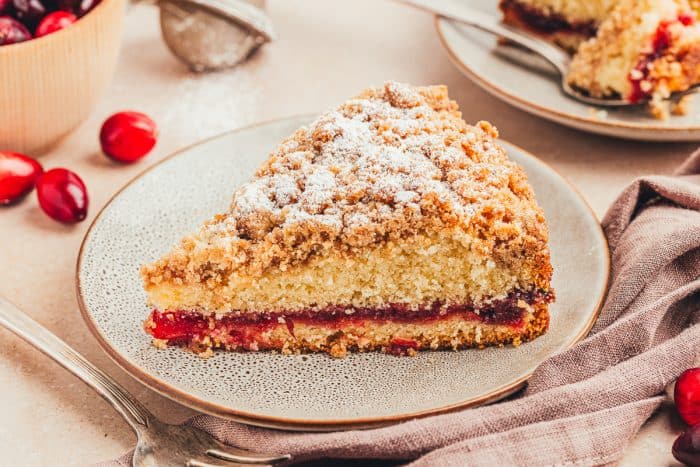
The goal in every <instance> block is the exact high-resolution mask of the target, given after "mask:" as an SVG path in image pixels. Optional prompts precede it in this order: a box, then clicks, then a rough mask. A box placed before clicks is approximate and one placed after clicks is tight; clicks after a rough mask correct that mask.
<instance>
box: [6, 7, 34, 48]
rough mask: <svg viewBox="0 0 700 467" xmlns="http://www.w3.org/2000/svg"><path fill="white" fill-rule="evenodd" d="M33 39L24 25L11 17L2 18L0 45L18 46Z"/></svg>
mask: <svg viewBox="0 0 700 467" xmlns="http://www.w3.org/2000/svg"><path fill="white" fill-rule="evenodd" d="M0 1H2V0H0ZM31 38H32V34H31V33H30V32H29V30H28V29H27V28H26V27H24V25H23V24H22V23H20V22H19V21H17V20H16V19H14V18H10V17H9V16H0V45H10V44H16V43H18V42H24V41H28V40H29V39H31Z"/></svg>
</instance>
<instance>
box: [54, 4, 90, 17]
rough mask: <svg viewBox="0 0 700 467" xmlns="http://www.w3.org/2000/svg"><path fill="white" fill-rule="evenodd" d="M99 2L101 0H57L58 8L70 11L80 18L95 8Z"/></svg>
mask: <svg viewBox="0 0 700 467" xmlns="http://www.w3.org/2000/svg"><path fill="white" fill-rule="evenodd" d="M98 3H100V0H56V8H57V9H59V10H63V11H70V12H72V13H74V14H75V15H76V16H77V17H78V18H80V17H81V16H84V15H85V14H86V13H87V12H88V11H90V10H92V9H93V8H95V6H96V5H97V4H98Z"/></svg>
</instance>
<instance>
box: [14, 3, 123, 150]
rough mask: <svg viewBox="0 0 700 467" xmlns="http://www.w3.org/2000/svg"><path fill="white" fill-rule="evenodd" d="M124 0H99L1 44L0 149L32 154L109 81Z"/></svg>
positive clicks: (68, 125) (73, 121)
mask: <svg viewBox="0 0 700 467" xmlns="http://www.w3.org/2000/svg"><path fill="white" fill-rule="evenodd" d="M126 1H127V0H102V2H101V3H100V4H98V5H97V6H96V7H95V8H94V9H93V10H92V11H91V12H90V13H88V14H87V15H85V16H84V17H82V18H80V19H79V20H78V21H77V22H76V23H75V24H72V25H71V26H70V27H67V28H66V29H63V30H60V31H57V32H55V33H53V34H50V35H48V36H44V37H41V38H38V39H32V40H30V41H26V42H22V43H19V44H13V45H9V46H3V47H0V150H8V151H17V152H22V153H25V154H28V155H32V156H36V155H40V154H41V153H44V152H46V151H47V150H49V149H50V148H51V147H52V146H54V145H55V144H56V143H58V142H59V141H60V140H61V138H63V137H64V136H66V135H67V134H68V133H70V132H71V130H73V129H74V128H75V127H77V126H78V124H80V123H81V122H82V121H83V120H84V119H85V118H86V117H87V116H88V114H89V113H90V111H91V110H92V108H93V107H94V106H95V103H96V101H97V99H98V97H99V96H100V94H101V93H102V92H103V91H104V89H105V88H106V87H107V85H108V84H109V81H110V79H111V77H112V74H113V72H114V67H115V65H116V62H117V57H118V55H119V44H120V41H121V34H122V22H123V17H124V9H125V5H126Z"/></svg>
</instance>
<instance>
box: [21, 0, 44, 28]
mask: <svg viewBox="0 0 700 467" xmlns="http://www.w3.org/2000/svg"><path fill="white" fill-rule="evenodd" d="M12 8H13V10H14V12H15V18H17V19H18V20H19V21H21V22H22V23H24V25H25V26H27V27H28V28H29V29H34V28H35V27H36V25H37V24H39V21H41V18H43V17H44V16H46V13H48V10H47V9H46V6H44V4H43V3H42V2H41V0H12Z"/></svg>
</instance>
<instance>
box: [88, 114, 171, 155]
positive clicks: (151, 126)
mask: <svg viewBox="0 0 700 467" xmlns="http://www.w3.org/2000/svg"><path fill="white" fill-rule="evenodd" d="M157 138H158V129H157V128H156V124H155V122H154V121H153V120H151V119H150V118H149V117H147V116H146V115H144V114H142V113H139V112H119V113H116V114H114V115H112V116H111V117H109V118H108V119H107V120H106V121H105V122H104V123H103V124H102V129H101V130H100V144H101V145H102V151H104V153H105V154H106V155H107V156H108V157H110V158H112V159H114V160H117V161H119V162H124V163H131V162H135V161H137V160H139V159H141V158H142V157H144V156H145V155H146V154H148V152H149V151H150V150H151V149H153V146H154V145H155V144H156V139H157Z"/></svg>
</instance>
